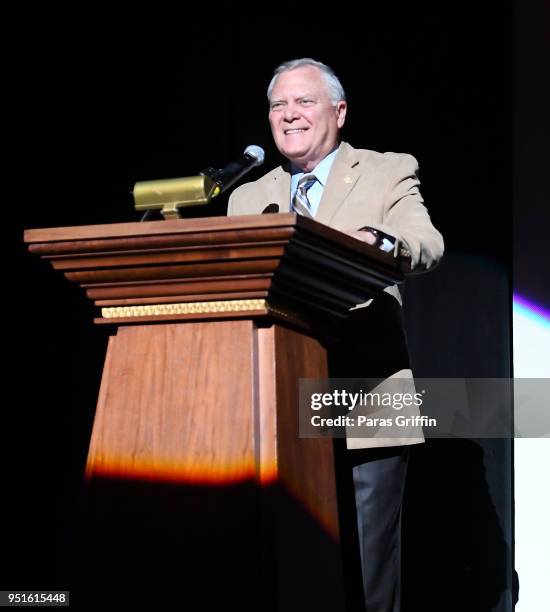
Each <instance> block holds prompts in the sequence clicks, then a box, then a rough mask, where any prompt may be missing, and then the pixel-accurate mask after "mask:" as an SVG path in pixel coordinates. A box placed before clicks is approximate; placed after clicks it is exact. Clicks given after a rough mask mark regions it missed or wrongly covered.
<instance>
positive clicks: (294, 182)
mask: <svg viewBox="0 0 550 612" xmlns="http://www.w3.org/2000/svg"><path fill="white" fill-rule="evenodd" d="M338 149H339V147H337V148H336V149H334V151H332V153H329V154H328V155H327V156H326V157H325V158H323V159H322V160H321V161H320V162H319V163H318V164H317V165H316V166H315V168H314V169H313V170H312V171H311V172H304V171H303V170H301V169H300V168H298V167H297V166H295V165H294V164H291V166H290V173H291V178H290V189H291V190H294V189H296V187H297V186H298V182H299V180H300V179H301V178H302V177H303V176H305V175H306V174H314V175H315V178H316V179H317V180H318V181H319V183H321V185H322V186H323V187H324V186H325V184H326V182H327V179H328V175H329V172H330V169H331V167H332V163H333V162H334V159H335V157H336V154H337V153H338Z"/></svg>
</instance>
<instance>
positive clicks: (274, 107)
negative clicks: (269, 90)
mask: <svg viewBox="0 0 550 612" xmlns="http://www.w3.org/2000/svg"><path fill="white" fill-rule="evenodd" d="M282 107H283V103H282V102H273V104H272V105H271V110H278V109H280V108H282Z"/></svg>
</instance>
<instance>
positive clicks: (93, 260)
mask: <svg viewBox="0 0 550 612" xmlns="http://www.w3.org/2000/svg"><path fill="white" fill-rule="evenodd" d="M25 242H26V243H27V244H28V245H29V250H30V251H31V253H34V254H36V255H38V256H39V257H41V258H43V259H45V260H47V261H49V262H50V263H51V265H52V266H53V268H54V269H56V270H59V271H61V272H62V273H63V274H64V275H65V277H66V278H67V279H68V280H70V281H73V282H77V283H78V284H79V285H80V286H81V287H82V288H83V289H84V290H85V291H86V294H87V296H88V298H90V299H92V300H93V301H94V303H95V304H96V306H99V307H102V308H103V309H104V310H103V311H102V312H103V313H104V316H106V314H105V313H107V314H108V315H109V316H110V317H111V318H115V319H118V318H121V317H124V316H127V315H128V313H129V315H128V316H132V317H134V320H135V321H137V320H141V318H142V316H147V317H149V315H150V316H151V317H153V318H154V317H157V316H159V317H160V316H162V317H172V318H173V317H175V316H176V315H177V316H178V317H180V316H184V315H185V316H187V314H188V313H195V309H196V305H197V304H200V308H201V309H205V312H210V313H211V312H212V308H213V307H214V302H216V304H217V306H216V308H217V307H218V306H219V308H223V309H228V308H229V309H230V311H231V309H232V308H233V306H237V302H238V304H239V305H240V306H239V307H240V308H245V310H246V308H248V310H247V312H248V311H249V310H251V309H252V310H255V311H256V310H257V311H258V312H260V311H261V312H264V311H267V309H269V308H271V309H272V310H273V309H276V308H278V309H279V310H281V309H282V308H283V309H286V310H291V311H296V312H302V313H306V315H307V314H311V313H314V312H317V313H319V314H321V315H322V316H326V317H329V318H334V317H336V318H341V317H346V316H347V313H348V312H349V309H350V308H353V307H354V306H356V305H358V304H361V303H364V302H366V301H367V300H368V299H370V298H371V297H373V296H374V295H375V294H376V293H377V292H380V291H381V290H383V289H384V287H386V286H388V285H390V284H395V283H399V282H401V281H402V280H403V274H402V273H401V271H400V270H399V266H398V261H397V260H396V259H395V258H394V257H393V255H392V254H391V253H385V252H383V251H380V250H378V249H376V248H375V247H372V246H370V245H368V244H366V243H364V242H362V241H360V240H356V239H355V238H352V237H351V236H348V235H346V234H344V233H342V232H339V231H337V230H335V229H332V228H330V227H328V226H326V225H323V224H321V223H318V222H316V221H314V220H312V219H308V218H305V217H302V216H300V215H296V214H294V213H277V214H264V215H246V216H235V217H207V218H200V219H189V220H187V219H176V220H171V221H148V222H132V223H116V224H107V225H86V226H75V227H56V228H44V229H29V230H26V231H25ZM243 304H244V306H243ZM258 304H260V306H258ZM249 306H250V308H249ZM105 308H107V309H110V310H105ZM143 313H145V314H143ZM138 315H139V316H138ZM155 320H156V319H155Z"/></svg>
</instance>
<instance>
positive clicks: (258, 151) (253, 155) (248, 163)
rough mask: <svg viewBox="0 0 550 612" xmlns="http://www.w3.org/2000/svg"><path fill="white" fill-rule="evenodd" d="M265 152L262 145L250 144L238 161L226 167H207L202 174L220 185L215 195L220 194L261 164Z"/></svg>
mask: <svg viewBox="0 0 550 612" xmlns="http://www.w3.org/2000/svg"><path fill="white" fill-rule="evenodd" d="M264 158H265V153H264V150H263V149H262V147H258V146H256V145H250V146H248V147H246V149H245V150H244V153H243V154H242V155H241V157H239V159H238V160H237V161H234V162H231V163H230V164H227V166H225V168H221V169H218V170H216V169H215V168H206V170H203V171H202V172H201V173H200V174H202V175H204V176H208V177H209V178H211V179H212V180H213V181H215V182H216V183H217V185H218V187H217V188H216V190H215V191H214V194H213V197H215V196H217V195H220V194H221V193H223V192H224V191H226V190H227V189H229V187H231V186H232V185H234V184H235V183H236V182H237V181H238V180H239V179H240V178H242V177H243V176H244V175H245V174H246V173H247V172H250V170H252V168H255V167H256V166H261V165H262V164H263V163H264Z"/></svg>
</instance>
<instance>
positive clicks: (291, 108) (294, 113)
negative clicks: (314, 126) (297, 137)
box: [284, 104, 300, 121]
mask: <svg viewBox="0 0 550 612" xmlns="http://www.w3.org/2000/svg"><path fill="white" fill-rule="evenodd" d="M299 116H300V114H299V113H298V107H297V106H295V105H294V104H288V105H287V106H285V113H284V120H285V121H294V120H295V119H298V117H299Z"/></svg>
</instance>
